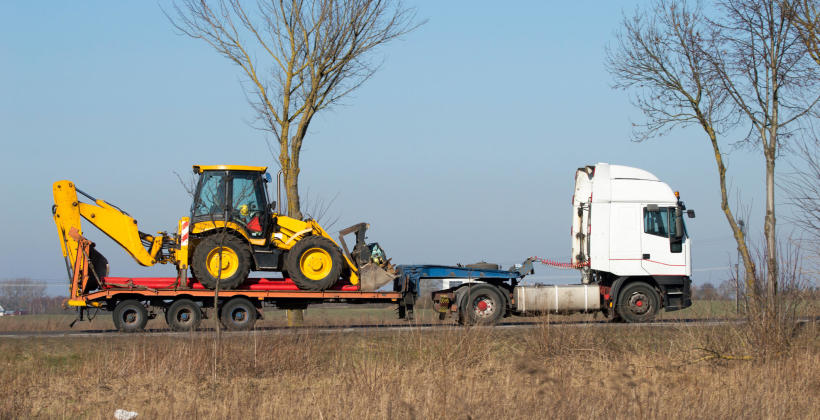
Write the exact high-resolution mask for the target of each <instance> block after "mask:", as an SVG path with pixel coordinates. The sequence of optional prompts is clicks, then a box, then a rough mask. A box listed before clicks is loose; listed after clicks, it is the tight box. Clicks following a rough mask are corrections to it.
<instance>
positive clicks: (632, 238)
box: [53, 163, 694, 332]
mask: <svg viewBox="0 0 820 420" xmlns="http://www.w3.org/2000/svg"><path fill="white" fill-rule="evenodd" d="M194 172H195V173H198V174H201V175H202V178H201V179H200V182H199V184H198V187H197V191H196V194H195V200H194V204H193V205H192V214H191V217H183V218H181V219H180V221H179V230H178V232H177V233H176V234H168V233H166V232H160V233H159V234H158V235H156V236H154V235H148V234H145V233H142V232H139V231H138V230H137V227H136V225H137V223H136V221H135V220H134V219H132V218H131V217H130V216H129V215H128V214H127V213H125V212H124V211H122V210H121V209H119V208H118V207H116V206H113V205H111V204H109V203H107V202H105V201H103V200H97V199H94V198H92V197H90V196H88V195H87V194H85V193H82V191H79V190H76V191H78V192H80V193H81V195H83V196H85V197H87V198H89V199H91V200H92V202H93V203H81V202H79V200H78V199H77V193H76V192H75V187H74V185H73V183H70V182H69V181H59V182H57V183H55V185H54V195H55V206H54V208H53V213H54V219H55V223H56V224H57V228H58V233H59V237H60V240H61V245H62V248H63V256H64V258H65V260H66V267H67V269H68V273H69V278H70V288H69V293H70V297H69V299H68V300H67V305H69V306H72V307H75V308H77V311H78V319H82V318H83V316H84V314H86V313H87V312H88V311H89V310H93V311H97V310H108V311H111V312H112V315H113V320H114V325H115V327H116V328H117V329H118V330H120V331H124V332H134V331H140V330H142V329H143V328H144V327H145V325H146V323H147V322H148V320H149V319H151V318H155V317H157V316H163V317H164V318H165V320H166V322H167V324H168V326H169V327H170V328H171V329H172V330H175V331H186V330H194V329H196V328H197V327H198V326H199V324H200V322H201V320H202V319H203V318H204V317H205V316H206V315H208V314H213V315H215V316H218V317H219V320H220V321H221V323H222V325H224V326H225V327H226V328H227V329H229V330H249V329H252V328H253V327H254V324H255V322H256V321H257V319H259V318H261V317H262V316H263V312H262V308H263V307H264V306H273V307H277V308H281V309H303V308H306V307H307V306H308V305H310V304H317V303H328V302H339V303H391V304H395V305H396V306H397V310H398V315H399V318H404V319H412V317H413V312H414V308H415V306H416V303H417V301H418V299H419V298H420V293H421V291H422V290H423V289H425V288H424V287H423V283H425V282H432V281H437V282H441V284H442V285H443V286H442V287H441V288H438V289H436V290H433V291H432V300H433V307H434V309H435V310H436V311H437V312H438V313H439V316H440V318H441V319H445V318H446V317H447V316H448V315H452V316H453V317H455V318H456V320H457V321H458V322H459V323H461V324H489V325H492V324H495V323H497V322H499V321H500V320H501V319H502V318H504V317H508V316H531V315H538V314H545V313H557V314H567V313H573V312H582V313H592V312H602V313H603V314H604V315H605V316H607V317H609V318H610V319H613V320H623V321H626V322H646V321H651V320H652V319H654V318H655V316H656V315H657V313H658V311H659V310H661V309H665V310H667V311H674V310H679V309H683V308H686V307H688V306H690V305H691V292H690V290H691V286H690V285H691V279H690V276H691V240H690V238H689V235H688V232H687V230H686V226H685V224H684V222H683V215H684V214H686V215H688V216H689V217H694V211H692V210H686V206H685V205H684V204H683V202H682V201H680V199H679V195H678V193H677V192H673V191H672V189H671V188H670V187H669V186H668V185H667V184H665V183H663V182H661V181H660V180H659V179H658V178H657V177H655V176H654V175H652V174H651V173H649V172H646V171H643V170H641V169H637V168H631V167H626V166H618V165H609V164H606V163H598V164H596V165H590V166H586V167H583V168H579V169H578V170H577V171H576V174H575V192H574V194H573V198H572V225H571V226H572V227H571V231H570V232H571V242H572V260H571V262H570V263H555V262H553V261H549V260H545V259H541V258H537V257H530V258H527V259H525V260H524V261H523V262H522V263H520V264H515V265H513V266H512V267H510V268H509V269H502V268H501V267H499V266H497V265H495V264H487V263H477V264H472V265H466V266H462V265H455V266H446V265H431V264H423V265H396V266H394V265H392V264H391V263H390V259H389V258H387V256H386V254H385V252H384V250H382V249H381V247H380V246H379V244H378V243H369V244H368V243H366V242H365V233H366V229H367V227H368V226H367V224H365V223H360V224H357V225H354V226H351V227H350V228H347V229H344V230H342V231H340V233H339V237H338V239H339V242H338V243H337V242H336V241H335V240H334V239H333V238H331V237H330V236H329V235H328V234H327V232H325V231H324V230H323V229H322V228H321V227H320V226H319V225H318V223H316V222H315V221H312V220H306V221H300V220H295V219H290V218H287V217H285V216H282V215H279V214H277V213H276V212H275V202H273V201H270V200H268V199H267V189H266V188H265V185H264V184H265V182H267V181H269V180H270V176H269V175H268V174H267V173H266V172H265V168H264V167H245V166H225V165H219V166H195V167H194ZM80 217H82V218H84V219H86V220H88V221H90V222H91V223H92V224H94V225H95V226H97V227H99V228H100V230H102V231H103V232H104V233H106V234H108V235H109V236H110V237H112V239H114V240H115V241H116V242H117V243H118V244H120V245H121V246H122V247H123V248H125V249H126V251H128V252H129V254H131V255H132V256H133V257H134V258H135V259H136V260H137V261H138V262H140V263H142V264H143V265H152V264H154V263H173V264H175V265H176V266H177V273H178V274H177V276H176V277H141V278H137V277H111V276H108V266H107V261H106V260H105V258H104V257H103V256H102V255H101V254H100V253H99V252H97V250H96V249H95V247H94V244H93V243H92V242H91V241H89V240H88V239H86V238H85V237H83V236H82V231H81V228H80ZM347 235H355V237H356V241H355V246H354V247H353V249H352V250H350V249H349V248H348V247H347V244H346V243H345V237H346V236H347ZM189 241H190V242H191V243H189ZM140 244H142V245H140ZM189 247H191V248H193V250H191V249H189ZM537 262H540V263H544V264H547V265H551V266H557V267H558V268H566V269H574V270H578V271H579V274H580V283H579V284H569V285H542V284H526V283H525V282H524V278H525V277H526V276H527V275H529V274H532V273H533V272H534V270H533V264H534V263H537ZM189 266H190V267H191V268H192V274H194V275H193V276H191V277H189V276H188V274H187V273H188V268H189ZM249 271H272V272H279V273H281V277H275V276H271V277H249V276H248V273H249ZM391 282H392V285H393V287H392V290H383V289H384V287H386V286H387V285H388V284H389V283H391ZM223 286H224V287H223Z"/></svg>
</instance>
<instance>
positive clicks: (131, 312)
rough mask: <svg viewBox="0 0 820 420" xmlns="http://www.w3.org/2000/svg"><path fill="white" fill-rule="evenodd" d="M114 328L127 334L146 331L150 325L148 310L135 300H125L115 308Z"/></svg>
mask: <svg viewBox="0 0 820 420" xmlns="http://www.w3.org/2000/svg"><path fill="white" fill-rule="evenodd" d="M113 315H114V326H115V327H116V328H117V329H118V330H120V331H122V332H127V333H132V332H138V331H142V330H143V329H145V324H147V323H148V309H146V308H145V305H143V304H142V303H141V302H139V301H136V300H134V299H128V300H124V301H122V302H120V303H118V304H117V306H116V307H115V308H114V314H113Z"/></svg>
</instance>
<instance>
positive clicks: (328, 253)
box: [285, 236, 342, 290]
mask: <svg viewBox="0 0 820 420" xmlns="http://www.w3.org/2000/svg"><path fill="white" fill-rule="evenodd" d="M285 267H286V268H287V272H288V273H289V274H290V278H291V280H293V282H294V283H296V286H298V287H299V288H300V289H302V290H325V289H328V288H330V287H332V286H333V285H334V284H336V282H337V281H339V275H341V273H342V252H341V251H340V250H339V248H338V247H337V246H336V244H334V243H333V241H331V240H329V239H327V238H323V237H321V236H308V237H307V238H305V239H302V240H300V241H299V242H297V243H296V245H294V246H293V248H291V249H290V251H288V255H287V256H286V257H285Z"/></svg>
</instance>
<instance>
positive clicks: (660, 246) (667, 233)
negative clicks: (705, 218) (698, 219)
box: [641, 204, 686, 276]
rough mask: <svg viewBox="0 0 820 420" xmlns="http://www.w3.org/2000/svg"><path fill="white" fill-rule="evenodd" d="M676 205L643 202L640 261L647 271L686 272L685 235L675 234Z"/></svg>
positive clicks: (663, 272) (678, 274)
mask: <svg viewBox="0 0 820 420" xmlns="http://www.w3.org/2000/svg"><path fill="white" fill-rule="evenodd" d="M674 217H675V207H659V206H657V205H651V204H650V205H646V206H644V208H643V232H642V234H641V250H642V254H643V255H642V259H641V265H642V266H643V268H644V270H646V272H647V273H648V274H650V275H660V276H664V275H666V276H672V275H677V276H682V275H686V254H685V253H684V252H683V241H684V240H685V238H680V239H678V238H676V235H675V233H676V232H675V220H674Z"/></svg>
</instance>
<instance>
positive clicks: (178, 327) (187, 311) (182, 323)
mask: <svg viewBox="0 0 820 420" xmlns="http://www.w3.org/2000/svg"><path fill="white" fill-rule="evenodd" d="M200 321H202V311H201V310H200V309H199V305H197V304H196V303H195V302H194V301H192V300H190V299H180V300H177V301H176V302H174V303H172V304H171V306H169V307H168V310H167V311H165V322H166V323H168V327H170V328H171V329H172V330H173V331H194V330H196V329H197V327H199V322H200Z"/></svg>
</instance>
